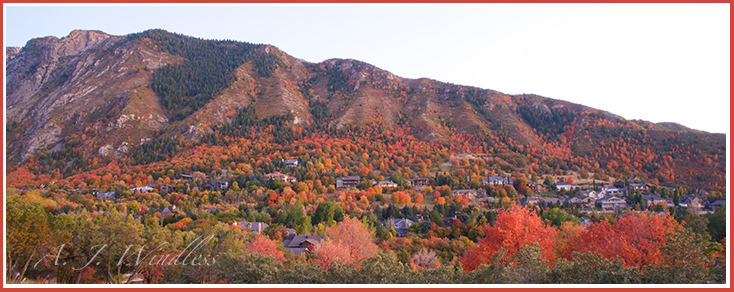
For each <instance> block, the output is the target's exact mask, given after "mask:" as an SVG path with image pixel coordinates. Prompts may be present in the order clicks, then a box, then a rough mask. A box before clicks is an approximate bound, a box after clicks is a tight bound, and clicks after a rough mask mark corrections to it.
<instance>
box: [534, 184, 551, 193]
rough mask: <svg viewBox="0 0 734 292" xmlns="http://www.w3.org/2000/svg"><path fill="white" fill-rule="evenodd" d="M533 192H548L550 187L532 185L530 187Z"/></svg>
mask: <svg viewBox="0 0 734 292" xmlns="http://www.w3.org/2000/svg"><path fill="white" fill-rule="evenodd" d="M530 187H531V188H532V189H533V191H534V192H547V191H549V190H550V187H549V186H548V185H547V184H537V183H534V184H532V185H531V186H530Z"/></svg>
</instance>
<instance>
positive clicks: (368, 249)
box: [324, 216, 378, 264]
mask: <svg viewBox="0 0 734 292" xmlns="http://www.w3.org/2000/svg"><path fill="white" fill-rule="evenodd" d="M324 238H328V239H329V240H330V241H333V242H334V243H335V244H337V245H342V246H344V247H345V248H346V249H347V250H348V251H349V254H350V258H352V259H353V260H354V261H355V262H356V263H357V264H359V263H361V262H362V261H363V260H365V259H367V258H370V257H372V256H374V255H375V254H377V250H378V248H377V245H375V244H374V242H373V240H374V239H373V238H372V235H371V234H370V232H369V231H368V230H367V228H365V226H364V224H362V222H361V221H359V220H357V219H355V218H350V217H349V216H345V217H344V221H342V222H339V223H337V224H336V226H331V227H329V228H327V229H326V231H324Z"/></svg>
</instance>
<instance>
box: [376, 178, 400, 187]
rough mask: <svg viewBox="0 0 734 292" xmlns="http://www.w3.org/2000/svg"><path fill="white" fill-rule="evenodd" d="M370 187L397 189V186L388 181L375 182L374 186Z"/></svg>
mask: <svg viewBox="0 0 734 292" xmlns="http://www.w3.org/2000/svg"><path fill="white" fill-rule="evenodd" d="M372 186H379V187H381V188H382V189H394V188H397V187H398V184H396V183H394V182H392V181H389V180H383V181H378V182H375V183H374V184H372Z"/></svg>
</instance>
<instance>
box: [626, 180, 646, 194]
mask: <svg viewBox="0 0 734 292" xmlns="http://www.w3.org/2000/svg"><path fill="white" fill-rule="evenodd" d="M629 187H630V188H631V189H633V190H636V191H640V192H646V191H649V190H650V186H648V185H647V184H646V183H645V182H641V183H630V184H629Z"/></svg>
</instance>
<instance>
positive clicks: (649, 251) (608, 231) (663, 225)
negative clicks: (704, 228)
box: [565, 212, 682, 268]
mask: <svg viewBox="0 0 734 292" xmlns="http://www.w3.org/2000/svg"><path fill="white" fill-rule="evenodd" d="M681 228H682V227H681V226H680V225H679V224H678V223H677V222H676V221H675V220H674V219H673V218H672V217H670V216H669V215H665V214H663V215H658V214H654V213H647V212H645V213H632V214H627V215H625V216H622V217H621V218H620V219H619V220H618V221H617V222H616V224H614V225H612V224H610V223H609V222H608V221H606V220H602V221H601V222H598V223H594V224H592V225H590V226H589V227H587V229H586V231H584V232H582V233H581V235H580V236H578V237H576V239H574V240H571V242H569V245H568V249H566V252H565V255H568V254H570V253H572V252H573V251H578V252H594V253H597V254H601V255H603V256H604V257H605V258H608V259H611V258H615V257H620V258H621V259H622V261H623V262H624V264H625V265H626V266H635V267H639V268H643V267H644V266H646V265H650V264H658V263H659V262H660V260H661V255H662V253H661V251H660V247H662V246H663V245H665V243H666V242H667V240H668V238H669V237H670V236H671V235H672V234H675V233H677V230H680V229H681Z"/></svg>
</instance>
